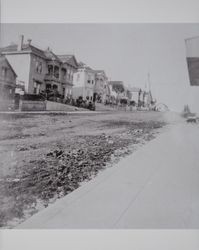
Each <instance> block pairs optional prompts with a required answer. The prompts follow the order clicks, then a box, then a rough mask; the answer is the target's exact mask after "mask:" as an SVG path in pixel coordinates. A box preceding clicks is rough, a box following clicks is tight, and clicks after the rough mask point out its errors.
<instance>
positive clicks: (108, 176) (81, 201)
mask: <svg viewBox="0 0 199 250" xmlns="http://www.w3.org/2000/svg"><path fill="white" fill-rule="evenodd" d="M198 142H199V126H198V124H187V123H185V122H183V121H180V122H177V123H175V124H173V123H172V124H171V125H170V126H168V127H166V128H165V130H164V131H163V132H162V134H160V135H159V136H158V137H156V138H155V139H154V140H152V141H150V142H148V143H147V144H145V145H144V146H143V147H141V148H139V149H138V150H137V151H136V152H134V153H133V154H131V155H129V156H127V157H126V158H124V159H123V160H121V161H120V162H119V163H118V164H117V166H115V167H113V168H108V169H106V170H104V171H103V172H101V173H100V174H99V175H98V176H97V177H96V178H94V179H93V180H91V181H90V182H88V183H87V184H85V185H83V186H82V187H80V188H79V189H77V190H75V191H74V192H72V193H70V194H69V195H67V196H65V197H64V198H62V199H60V200H58V201H57V202H55V203H54V204H53V205H50V206H49V207H48V208H46V209H44V210H42V211H41V212H39V213H38V214H36V215H34V216H33V217H31V218H30V219H28V220H27V221H25V222H24V223H22V224H21V225H19V226H18V228H46V229H47V228H57V229H58V228H59V229H61V228H64V229H72V228H76V229H100V228H103V229H116V228H117V229H123V228H124V229H127V228H129V229H133V228H134V229H135V228H136V229H139V228H140V229H144V228H145V229H147V228H153V229H163V228H164V229H166V228H168V229H171V228H172V229H191V228H195V229H198V228H199V195H198V190H199V154H198V151H199V146H198Z"/></svg>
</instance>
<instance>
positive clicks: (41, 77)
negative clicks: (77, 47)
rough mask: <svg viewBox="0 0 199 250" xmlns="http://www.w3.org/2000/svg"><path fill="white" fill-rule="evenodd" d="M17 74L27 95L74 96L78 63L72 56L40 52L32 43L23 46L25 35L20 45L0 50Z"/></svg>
mask: <svg viewBox="0 0 199 250" xmlns="http://www.w3.org/2000/svg"><path fill="white" fill-rule="evenodd" d="M0 52H1V53H2V54H3V55H5V57H6V58H7V60H8V61H9V63H10V65H11V66H12V68H13V69H14V70H15V72H16V74H17V75H18V78H17V83H18V85H23V87H24V92H25V93H26V94H36V95H37V94H39V93H41V92H43V93H46V92H50V91H52V92H53V91H54V92H57V93H58V94H59V95H60V96H62V97H63V98H66V97H67V96H68V94H71V89H72V81H73V79H72V78H73V74H74V72H75V71H76V70H77V62H76V59H75V57H74V56H73V55H61V56H57V55H55V53H53V52H52V50H50V49H49V48H48V49H47V50H41V49H39V48H37V47H36V46H33V45H32V43H31V40H30V39H29V40H27V42H26V43H24V37H23V35H21V36H20V38H19V41H18V44H12V45H9V46H7V47H5V48H1V49H0Z"/></svg>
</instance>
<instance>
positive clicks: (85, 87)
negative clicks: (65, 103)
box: [72, 69, 95, 100]
mask: <svg viewBox="0 0 199 250" xmlns="http://www.w3.org/2000/svg"><path fill="white" fill-rule="evenodd" d="M73 84H74V86H73V90H72V93H73V94H72V95H73V98H74V99H76V98H78V97H79V96H82V97H83V99H84V100H86V98H87V97H89V100H92V99H93V92H94V86H95V74H94V72H92V71H90V70H86V69H79V70H78V72H76V73H74V76H73Z"/></svg>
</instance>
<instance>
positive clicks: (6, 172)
mask: <svg viewBox="0 0 199 250" xmlns="http://www.w3.org/2000/svg"><path fill="white" fill-rule="evenodd" d="M168 122H170V121H168V119H167V117H166V116H165V114H163V113H160V112H124V111H116V112H105V113H99V112H89V113H88V114H85V112H82V113H79V112H78V113H76V112H74V113H72V114H68V113H62V114H61V113H59V112H53V113H42V114H37V113H24V112H22V113H6V114H5V113H1V114H0V142H1V144H0V227H1V228H13V227H15V226H16V225H17V224H19V223H21V222H23V221H25V220H26V219H28V218H29V217H30V216H32V215H33V214H35V213H37V212H39V211H41V210H42V209H43V208H45V207H47V206H49V205H50V204H52V203H54V202H55V201H56V200H57V199H60V198H61V197H64V196H65V195H68V194H70V193H71V192H73V191H74V190H76V189H77V188H79V187H80V186H82V185H83V184H84V183H85V182H88V181H90V180H92V179H94V178H95V177H96V176H97V175H98V174H99V173H100V172H103V171H104V170H105V169H107V168H110V167H111V166H113V167H114V166H115V164H116V162H118V161H119V160H120V159H122V158H124V157H125V156H127V155H129V154H131V153H132V152H135V151H136V150H137V149H138V148H139V147H141V146H142V145H144V144H146V143H148V142H149V141H151V140H153V139H154V138H156V137H157V136H158V135H159V134H160V133H161V131H162V129H164V128H165V126H166V125H167V124H168Z"/></svg>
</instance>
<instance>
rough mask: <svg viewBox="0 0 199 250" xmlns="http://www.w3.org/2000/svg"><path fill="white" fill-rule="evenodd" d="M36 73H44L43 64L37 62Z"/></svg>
mask: <svg viewBox="0 0 199 250" xmlns="http://www.w3.org/2000/svg"><path fill="white" fill-rule="evenodd" d="M36 72H37V73H39V74H41V73H42V62H39V61H36Z"/></svg>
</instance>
